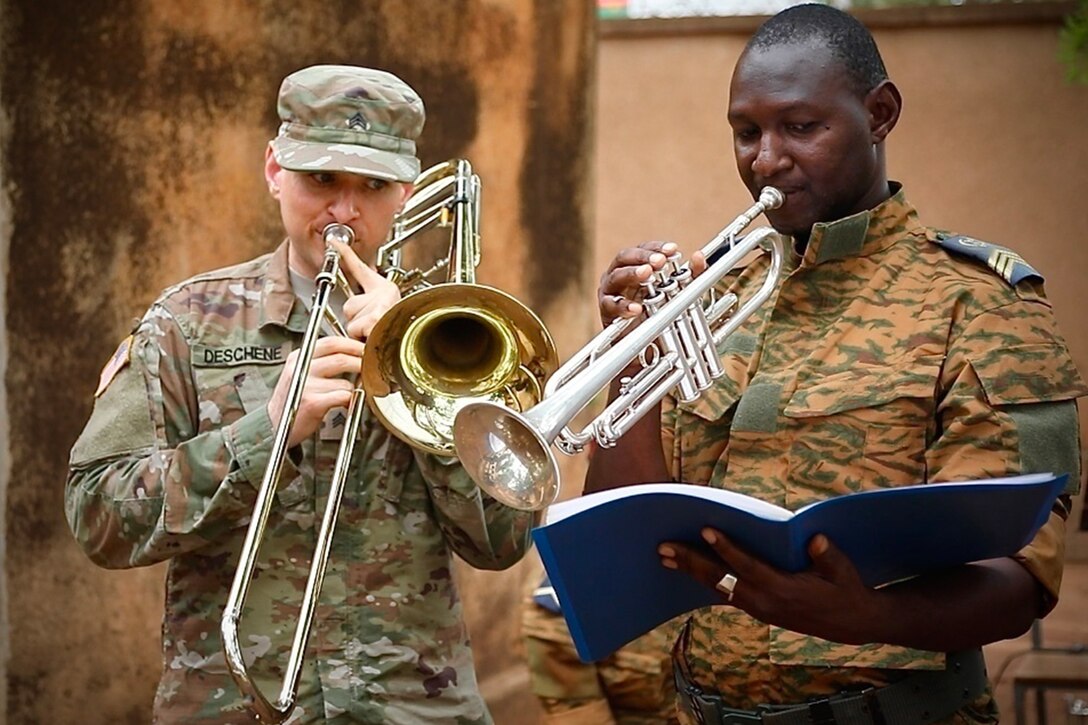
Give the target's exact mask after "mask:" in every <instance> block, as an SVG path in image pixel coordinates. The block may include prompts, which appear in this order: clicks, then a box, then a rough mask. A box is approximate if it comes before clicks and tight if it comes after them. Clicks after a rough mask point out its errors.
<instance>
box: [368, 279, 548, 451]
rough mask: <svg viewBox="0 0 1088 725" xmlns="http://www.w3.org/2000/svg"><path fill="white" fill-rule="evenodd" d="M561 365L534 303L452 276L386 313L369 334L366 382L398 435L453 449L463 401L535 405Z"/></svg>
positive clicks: (429, 447) (428, 447)
mask: <svg viewBox="0 0 1088 725" xmlns="http://www.w3.org/2000/svg"><path fill="white" fill-rule="evenodd" d="M557 364H558V355H557V353H556V349H555V343H554V342H553V341H552V338H551V335H549V334H548V331H547V328H545V327H544V324H543V323H542V322H541V321H540V319H539V318H538V317H537V316H536V315H535V314H534V313H533V312H532V311H531V310H529V308H527V307H526V306H525V305H523V304H522V303H520V302H519V301H517V300H516V299H515V298H513V297H511V296H510V295H508V294H506V293H505V292H502V291H500V290H497V289H495V288H493V287H488V286H486V285H478V284H462V283H452V282H451V283H446V284H441V285H436V286H434V287H429V288H426V289H423V290H420V291H418V292H414V293H412V294H410V295H408V296H407V297H405V298H404V299H402V300H401V301H400V302H398V303H397V304H396V305H394V306H393V308H392V309H391V310H389V311H388V312H386V313H385V314H384V315H383V316H382V318H381V319H380V320H379V321H378V323H377V324H376V325H375V326H374V329H373V330H372V331H371V333H370V335H369V336H368V338H367V354H366V355H364V356H363V387H364V389H365V390H366V393H367V402H368V403H369V404H370V407H371V409H372V410H373V411H374V413H375V415H377V416H378V418H379V419H380V420H381V421H382V422H383V423H384V424H385V426H386V427H387V428H388V429H389V430H390V431H392V432H393V433H394V435H396V436H397V437H398V438H400V439H401V440H403V441H405V442H407V443H408V444H410V445H412V446H414V447H416V448H419V449H421V450H425V451H429V452H431V453H434V454H437V455H440V456H453V455H455V454H454V443H453V422H454V419H455V418H456V416H457V412H458V411H459V410H460V409H461V408H463V407H464V406H466V405H468V404H470V403H474V402H494V403H497V404H499V405H502V406H506V407H508V408H511V409H512V410H524V409H527V408H529V407H531V406H533V405H535V404H536V403H538V402H539V401H540V399H541V398H542V397H543V391H542V387H541V385H542V382H541V381H543V380H544V379H546V378H547V376H548V375H550V374H551V372H552V371H554V370H555V368H556V366H557Z"/></svg>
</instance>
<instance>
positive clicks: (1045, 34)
mask: <svg viewBox="0 0 1088 725" xmlns="http://www.w3.org/2000/svg"><path fill="white" fill-rule="evenodd" d="M1068 7H1069V6H1068V5H1054V6H1050V5H1037V6H1031V5H1026V6H1012V7H1005V8H1000V7H993V6H990V7H986V6H975V7H974V8H967V7H965V8H942V9H929V10H924V11H923V10H915V11H902V12H896V13H879V12H872V13H869V14H867V15H863V18H864V19H865V20H866V21H867V22H868V24H869V25H870V26H871V27H873V28H874V34H875V36H876V40H877V43H878V44H879V46H880V48H881V50H882V53H883V55H884V60H885V63H886V65H887V68H888V72H889V74H890V75H891V77H892V79H893V80H895V82H896V83H897V84H898V85H899V88H900V90H901V91H902V94H903V97H904V111H903V116H902V120H901V121H900V124H899V126H898V128H897V129H896V130H895V131H894V132H893V134H892V136H891V137H890V139H889V141H888V166H889V173H890V175H891V177H892V178H894V179H898V180H900V181H902V182H904V184H905V185H906V190H907V192H908V194H909V198H910V199H911V200H912V201H913V202H914V204H915V205H916V206H917V207H918V208H919V210H920V212H921V213H922V216H923V219H924V220H925V221H926V222H927V223H929V224H932V225H934V226H938V227H943V228H947V229H951V230H955V231H958V232H961V233H965V234H970V235H972V236H975V237H977V238H980V239H985V240H989V241H992V242H996V243H998V244H1002V245H1005V246H1010V247H1012V248H1014V249H1016V250H1017V251H1019V252H1020V253H1021V254H1022V255H1023V256H1024V257H1025V258H1026V259H1027V260H1028V261H1029V262H1030V263H1031V264H1032V265H1033V266H1034V267H1036V269H1038V270H1039V271H1040V272H1042V274H1043V275H1044V277H1045V278H1046V285H1047V290H1048V293H1049V295H1050V298H1051V300H1052V301H1053V303H1054V307H1055V309H1056V314H1057V316H1058V320H1059V323H1060V325H1061V327H1062V331H1063V333H1064V334H1065V336H1066V338H1067V340H1068V342H1069V345H1070V347H1071V348H1072V351H1073V355H1074V357H1075V359H1076V361H1077V364H1078V366H1079V367H1080V369H1081V371H1082V372H1084V373H1086V374H1088V324H1086V323H1085V320H1086V318H1085V310H1086V308H1088V284H1086V283H1085V271H1086V270H1088V244H1085V236H1086V233H1088V204H1086V203H1085V193H1086V192H1088V125H1086V124H1088V122H1086V119H1088V87H1086V86H1071V85H1068V84H1067V83H1066V82H1065V80H1064V68H1063V66H1062V65H1061V64H1060V63H1059V61H1058V60H1057V31H1058V28H1059V25H1060V18H1061V13H1062V12H1064V11H1065V10H1066V9H1067V8H1068ZM961 11H962V12H961ZM968 11H970V12H968ZM755 23H756V21H754V20H719V21H707V20H704V21H681V22H671V23H670V22H667V21H650V22H643V23H637V22H625V23H619V24H617V25H613V26H609V27H610V28H611V30H609V31H607V32H605V33H604V34H603V36H602V39H601V42H600V49H599V53H600V55H599V75H598V80H597V82H598V88H599V93H598V109H597V120H596V129H597V131H596V133H597V140H596V145H597V157H596V164H597V168H596V177H597V216H596V219H595V221H594V230H595V237H596V240H597V252H596V257H597V261H596V266H597V269H598V270H602V269H604V267H605V266H606V265H607V264H608V261H609V260H611V258H612V255H613V254H614V253H615V251H616V250H617V249H620V248H622V247H623V246H627V245H629V244H632V243H637V242H639V241H643V240H646V239H671V240H675V241H677V242H678V243H680V244H681V246H682V247H683V248H684V249H685V251H687V252H690V251H693V250H695V249H697V248H699V247H701V246H702V245H703V244H704V243H706V242H707V241H708V240H709V239H710V238H711V237H712V236H713V235H714V233H715V232H717V231H718V229H720V228H721V227H722V226H724V225H725V224H726V223H727V222H729V221H730V220H731V219H732V218H733V217H734V216H736V215H737V214H738V213H739V212H741V211H742V210H743V209H745V208H747V206H748V205H749V204H750V203H751V202H750V197H748V196H747V194H746V192H745V190H744V188H743V187H742V185H741V183H740V181H739V180H738V177H737V172H736V168H735V165H734V162H733V154H732V146H731V143H732V140H731V136H730V131H729V128H728V125H727V124H726V122H725V111H726V104H727V91H728V83H729V77H730V74H731V72H732V68H733V65H734V63H735V61H736V59H737V57H738V55H739V54H740V51H741V50H742V48H743V45H744V42H745V40H746V39H747V37H749V35H750V33H751V31H752V30H753V29H754V27H755ZM589 303H590V301H588V300H587V304H589ZM1081 414H1082V415H1081V418H1082V430H1088V425H1086V421H1088V417H1086V416H1088V405H1082V406H1081ZM1086 538H1088V534H1085V535H1077V536H1074V537H1072V538H1071V541H1070V543H1071V545H1072V547H1073V550H1074V553H1075V554H1076V555H1078V556H1082V557H1088V542H1086V541H1085V539H1086Z"/></svg>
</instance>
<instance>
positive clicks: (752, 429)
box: [662, 190, 1088, 722]
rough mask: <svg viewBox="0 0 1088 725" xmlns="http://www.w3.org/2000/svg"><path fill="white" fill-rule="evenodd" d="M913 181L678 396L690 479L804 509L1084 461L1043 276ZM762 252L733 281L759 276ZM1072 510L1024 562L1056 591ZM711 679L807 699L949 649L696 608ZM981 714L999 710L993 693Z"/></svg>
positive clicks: (820, 244)
mask: <svg viewBox="0 0 1088 725" xmlns="http://www.w3.org/2000/svg"><path fill="white" fill-rule="evenodd" d="M942 239H943V237H942V236H941V235H939V234H938V233H937V232H936V231H935V230H933V229H930V228H927V227H924V226H923V225H922V224H921V223H920V222H919V220H918V216H917V213H916V212H915V210H914V209H913V207H911V206H910V205H909V204H908V202H907V201H906V200H905V198H904V196H903V193H902V192H901V191H898V190H897V191H896V193H895V194H894V195H893V196H892V198H890V199H889V200H888V201H886V202H884V203H883V204H881V205H880V206H878V207H877V208H875V209H873V210H870V211H868V212H863V213H861V214H858V215H855V216H851V217H848V218H845V219H842V220H839V221H837V222H834V223H831V224H818V225H816V227H815V228H814V229H813V231H812V234H811V238H810V241H809V243H808V245H807V247H806V248H805V249H804V252H803V255H799V254H798V253H797V252H796V251H792V249H791V251H788V252H787V257H788V259H787V261H786V263H785V264H784V270H783V274H782V277H781V279H780V281H779V283H778V285H777V287H776V290H775V294H774V296H772V298H771V299H770V300H768V302H767V303H765V304H764V305H763V306H762V307H761V308H760V309H759V310H758V311H757V313H756V314H755V315H753V317H752V318H750V319H749V320H748V321H747V322H746V323H745V324H744V326H742V327H741V329H740V330H739V331H738V332H737V334H735V335H733V336H731V337H729V338H727V339H726V340H725V341H724V342H723V344H722V349H721V353H722V355H721V357H722V362H723V365H724V368H725V375H724V376H723V377H722V378H720V379H719V381H718V382H717V383H716V385H715V386H713V387H712V388H711V389H710V390H709V391H707V394H705V395H704V396H702V397H701V398H700V399H698V400H697V401H695V402H693V403H689V404H682V405H679V406H677V405H676V404H675V401H666V404H665V405H664V407H663V420H662V428H663V444H664V447H665V454H666V460H667V461H671V467H672V470H671V473H672V475H673V477H674V478H675V479H676V480H680V481H686V482H692V483H700V484H706V485H711V486H717V487H722V488H726V487H727V488H730V489H733V490H737V491H740V492H742V493H746V494H750V495H753V496H756V497H759V498H762V499H765V500H767V501H770V502H772V503H774V504H777V505H780V506H784V507H786V508H790V509H797V508H799V507H801V506H804V505H806V504H808V503H811V502H813V501H816V500H819V499H822V498H828V497H832V496H836V495H839V494H844V493H848V492H851V491H857V490H861V489H869V488H884V487H893V486H902V485H909V484H915V483H920V482H926V481H956V480H970V479H975V478H982V477H994V476H1004V475H1012V474H1017V473H1021V472H1027V471H1032V470H1034V471H1047V470H1052V471H1057V472H1065V471H1068V472H1070V473H1072V474H1073V475H1072V476H1071V479H1072V481H1073V482H1074V483H1073V485H1074V486H1075V485H1076V484H1075V482H1076V480H1077V470H1078V465H1079V442H1078V441H1079V439H1078V436H1077V417H1076V407H1075V402H1074V400H1075V398H1077V397H1078V396H1081V395H1084V394H1085V393H1086V392H1088V388H1086V386H1085V384H1084V382H1083V381H1082V379H1081V377H1080V375H1079V374H1078V372H1077V370H1076V368H1075V367H1074V364H1073V361H1072V359H1071V357H1070V354H1069V351H1068V349H1067V347H1066V344H1065V342H1064V341H1063V339H1062V337H1061V335H1060V334H1059V332H1058V330H1057V328H1056V325H1055V321H1054V318H1053V315H1052V312H1051V308H1050V305H1049V303H1048V302H1047V301H1046V299H1045V297H1044V296H1043V293H1042V289H1041V284H1040V282H1041V280H1039V279H1038V278H1037V277H1035V278H1031V279H1027V280H1024V281H1020V282H1019V283H1018V284H1016V285H1015V286H1014V285H1012V284H1009V283H1008V282H1006V280H1005V279H1002V278H1001V277H1000V276H999V275H998V274H995V272H994V270H992V269H990V268H988V267H987V266H986V265H985V264H980V263H979V262H977V261H974V260H972V259H968V258H965V257H963V256H960V255H958V254H951V253H949V251H947V250H946V249H945V248H944V247H942V245H941V241H942ZM768 257H769V255H762V257H760V258H759V259H757V260H756V261H754V262H752V263H751V264H749V265H748V266H746V267H745V268H743V269H741V270H739V271H737V270H734V273H733V274H732V276H731V277H729V278H727V279H725V280H723V282H722V283H721V285H720V289H721V290H724V289H732V290H734V291H740V296H741V299H742V300H743V299H744V292H743V290H754V289H755V288H756V287H758V286H759V285H760V284H762V281H763V279H764V277H765V273H766V269H767V266H768V262H769V259H768ZM1063 531H1064V519H1063V518H1062V516H1060V515H1058V514H1052V515H1051V519H1050V521H1049V522H1048V524H1047V525H1046V526H1044V528H1043V530H1042V531H1041V532H1040V533H1039V535H1038V536H1037V537H1036V539H1035V540H1034V541H1033V542H1032V543H1031V544H1030V545H1029V546H1028V547H1027V548H1026V549H1025V550H1023V551H1022V552H1020V554H1019V555H1018V558H1019V560H1020V561H1021V562H1022V563H1023V564H1024V565H1025V566H1026V567H1027V568H1028V569H1029V571H1031V572H1032V573H1033V575H1035V576H1036V577H1037V579H1039V581H1040V582H1042V583H1043V585H1044V587H1045V588H1046V590H1047V591H1048V592H1050V594H1051V595H1052V599H1056V597H1057V589H1058V584H1059V582H1060V577H1061V565H1062V547H1061V541H1062V532H1063ZM688 658H689V661H690V663H691V666H692V671H693V675H694V676H695V678H696V679H697V680H698V681H699V682H700V684H702V685H703V686H705V687H708V688H710V689H714V690H717V691H719V692H721V693H722V694H723V696H724V697H725V698H726V700H727V701H728V702H730V704H732V705H733V706H734V707H740V708H751V707H754V706H756V705H758V704H760V703H792V702H803V701H804V700H805V699H806V698H808V697H810V696H813V695H823V694H833V693H835V692H837V691H839V690H841V689H843V687H844V686H847V685H856V684H859V683H866V682H868V683H873V684H883V683H886V682H887V681H888V677H889V674H890V673H889V672H888V670H897V669H914V668H940V667H942V666H943V655H942V654H940V653H932V652H919V651H915V650H909V649H905V648H901V647H893V646H887V645H867V646H859V647H854V646H845V645H841V644H836V643H831V642H827V641H824V640H820V639H818V638H814V637H808V636H804V635H801V634H798V633H795V632H790V631H786V630H783V629H780V628H777V627H772V626H768V625H766V624H763V623H761V622H759V621H757V620H755V619H753V618H751V617H749V616H747V615H746V614H745V613H743V612H742V611H740V610H738V609H735V608H732V607H713V608H708V609H704V610H699V611H698V612H697V613H695V614H694V619H693V628H692V638H691V647H690V650H689V654H688ZM966 710H970V712H961V713H960V714H961V715H963V717H964V718H966V720H956V722H965V721H966V722H993V721H994V720H993V719H992V718H993V711H992V698H991V697H990V695H989V693H987V694H986V695H985V696H984V697H983V698H982V700H981V701H979V702H977V703H975V706H974V707H973V708H965V711H966Z"/></svg>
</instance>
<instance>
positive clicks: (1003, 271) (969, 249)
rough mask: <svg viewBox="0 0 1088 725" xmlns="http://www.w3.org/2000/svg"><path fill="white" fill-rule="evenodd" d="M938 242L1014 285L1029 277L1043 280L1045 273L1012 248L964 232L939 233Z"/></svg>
mask: <svg viewBox="0 0 1088 725" xmlns="http://www.w3.org/2000/svg"><path fill="white" fill-rule="evenodd" d="M937 243H938V244H940V245H941V246H942V247H944V248H945V249H947V250H948V251H949V252H952V253H953V254H958V255H962V256H966V257H970V258H972V259H976V260H978V261H979V262H982V263H983V264H985V265H986V266H987V267H989V268H990V269H992V270H993V271H995V272H997V273H998V274H999V275H1001V278H1002V279H1004V280H1005V281H1006V282H1008V283H1009V284H1011V285H1013V286H1015V285H1016V284H1017V283H1018V282H1020V280H1022V279H1026V278H1028V277H1034V278H1035V279H1037V280H1039V281H1040V282H1042V281H1043V275H1041V274H1039V273H1038V272H1037V271H1035V268H1034V267H1032V266H1031V265H1030V264H1028V263H1027V262H1025V261H1024V258H1023V257H1021V256H1020V255H1019V254H1017V253H1016V252H1014V251H1012V250H1011V249H1007V248H1005V247H1002V246H999V245H997V244H990V243H989V242H983V241H980V240H978V239H975V238H973V237H968V236H964V235H962V234H956V235H948V234H939V235H937Z"/></svg>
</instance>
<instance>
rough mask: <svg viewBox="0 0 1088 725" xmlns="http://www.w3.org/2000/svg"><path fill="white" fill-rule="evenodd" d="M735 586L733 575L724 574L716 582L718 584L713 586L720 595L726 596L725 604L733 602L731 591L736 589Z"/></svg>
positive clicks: (735, 580)
mask: <svg viewBox="0 0 1088 725" xmlns="http://www.w3.org/2000/svg"><path fill="white" fill-rule="evenodd" d="M736 586H737V577H736V576H734V575H733V574H726V575H725V576H723V577H722V578H721V579H719V580H718V583H717V584H715V585H714V588H715V589H717V590H718V591H719V592H721V593H722V594H724V595H726V601H727V602H731V601H733V590H734V589H735V588H736Z"/></svg>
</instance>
